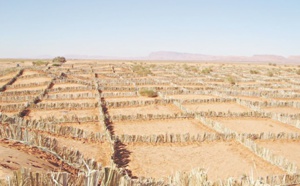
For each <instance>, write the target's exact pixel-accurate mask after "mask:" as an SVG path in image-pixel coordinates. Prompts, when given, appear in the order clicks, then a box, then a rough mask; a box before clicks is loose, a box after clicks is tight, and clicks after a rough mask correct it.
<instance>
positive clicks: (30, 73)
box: [22, 70, 42, 75]
mask: <svg viewBox="0 0 300 186" xmlns="http://www.w3.org/2000/svg"><path fill="white" fill-rule="evenodd" d="M32 74H42V72H38V71H35V70H24V72H23V74H22V75H32Z"/></svg>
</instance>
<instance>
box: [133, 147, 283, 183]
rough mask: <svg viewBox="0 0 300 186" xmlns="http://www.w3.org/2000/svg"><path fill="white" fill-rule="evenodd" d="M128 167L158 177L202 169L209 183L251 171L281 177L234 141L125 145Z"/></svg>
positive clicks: (272, 167) (275, 170)
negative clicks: (128, 152) (127, 152)
mask: <svg viewBox="0 0 300 186" xmlns="http://www.w3.org/2000/svg"><path fill="white" fill-rule="evenodd" d="M127 149H128V150H129V151H130V152H132V154H131V155H130V160H131V161H130V163H129V168H130V170H132V172H133V174H134V175H136V176H146V177H154V178H161V177H167V176H169V175H172V174H174V173H175V172H176V171H190V170H191V169H193V168H198V167H201V168H205V169H207V171H208V178H209V179H210V180H219V179H226V178H228V177H237V178H239V177H241V176H243V175H244V174H246V175H249V174H250V173H251V172H252V171H253V175H254V177H255V178H257V177H260V176H267V175H278V174H284V172H283V171H281V170H280V169H279V168H277V167H276V166H273V165H271V164H269V163H267V162H265V161H264V160H262V159H260V158H258V157H257V156H256V155H254V154H252V153H251V152H250V151H249V150H248V149H247V148H245V147H243V146H242V145H240V144H238V143H237V142H213V143H201V144H195V145H188V146H185V145H181V146H176V144H174V145H172V144H169V145H164V146H150V145H128V146H127Z"/></svg>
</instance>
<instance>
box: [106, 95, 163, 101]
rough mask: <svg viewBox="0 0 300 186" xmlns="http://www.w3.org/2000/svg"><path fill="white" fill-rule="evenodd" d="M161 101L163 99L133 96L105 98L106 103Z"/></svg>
mask: <svg viewBox="0 0 300 186" xmlns="http://www.w3.org/2000/svg"><path fill="white" fill-rule="evenodd" d="M156 99H158V100H160V99H161V98H159V97H156V98H149V97H143V96H132V97H105V101H107V102H118V101H135V100H143V101H146V100H156Z"/></svg>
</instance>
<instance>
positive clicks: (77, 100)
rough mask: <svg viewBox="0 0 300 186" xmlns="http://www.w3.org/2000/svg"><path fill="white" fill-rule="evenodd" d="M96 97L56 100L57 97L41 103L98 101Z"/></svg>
mask: <svg viewBox="0 0 300 186" xmlns="http://www.w3.org/2000/svg"><path fill="white" fill-rule="evenodd" d="M97 102H98V101H97V100H96V99H95V98H92V99H70V100H55V99H44V100H42V101H41V103H49V104H51V103H95V104H96V103H97Z"/></svg>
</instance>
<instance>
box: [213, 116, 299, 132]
mask: <svg viewBox="0 0 300 186" xmlns="http://www.w3.org/2000/svg"><path fill="white" fill-rule="evenodd" d="M212 119H213V120H216V121H218V122H220V123H221V124H222V125H224V126H225V127H226V128H229V129H231V130H233V131H236V132H238V133H262V132H265V133H269V132H271V133H281V132H285V133H296V132H298V133H300V129H297V128H295V127H293V126H290V125H288V124H284V123H281V122H278V121H274V120H272V119H268V118H212Z"/></svg>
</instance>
